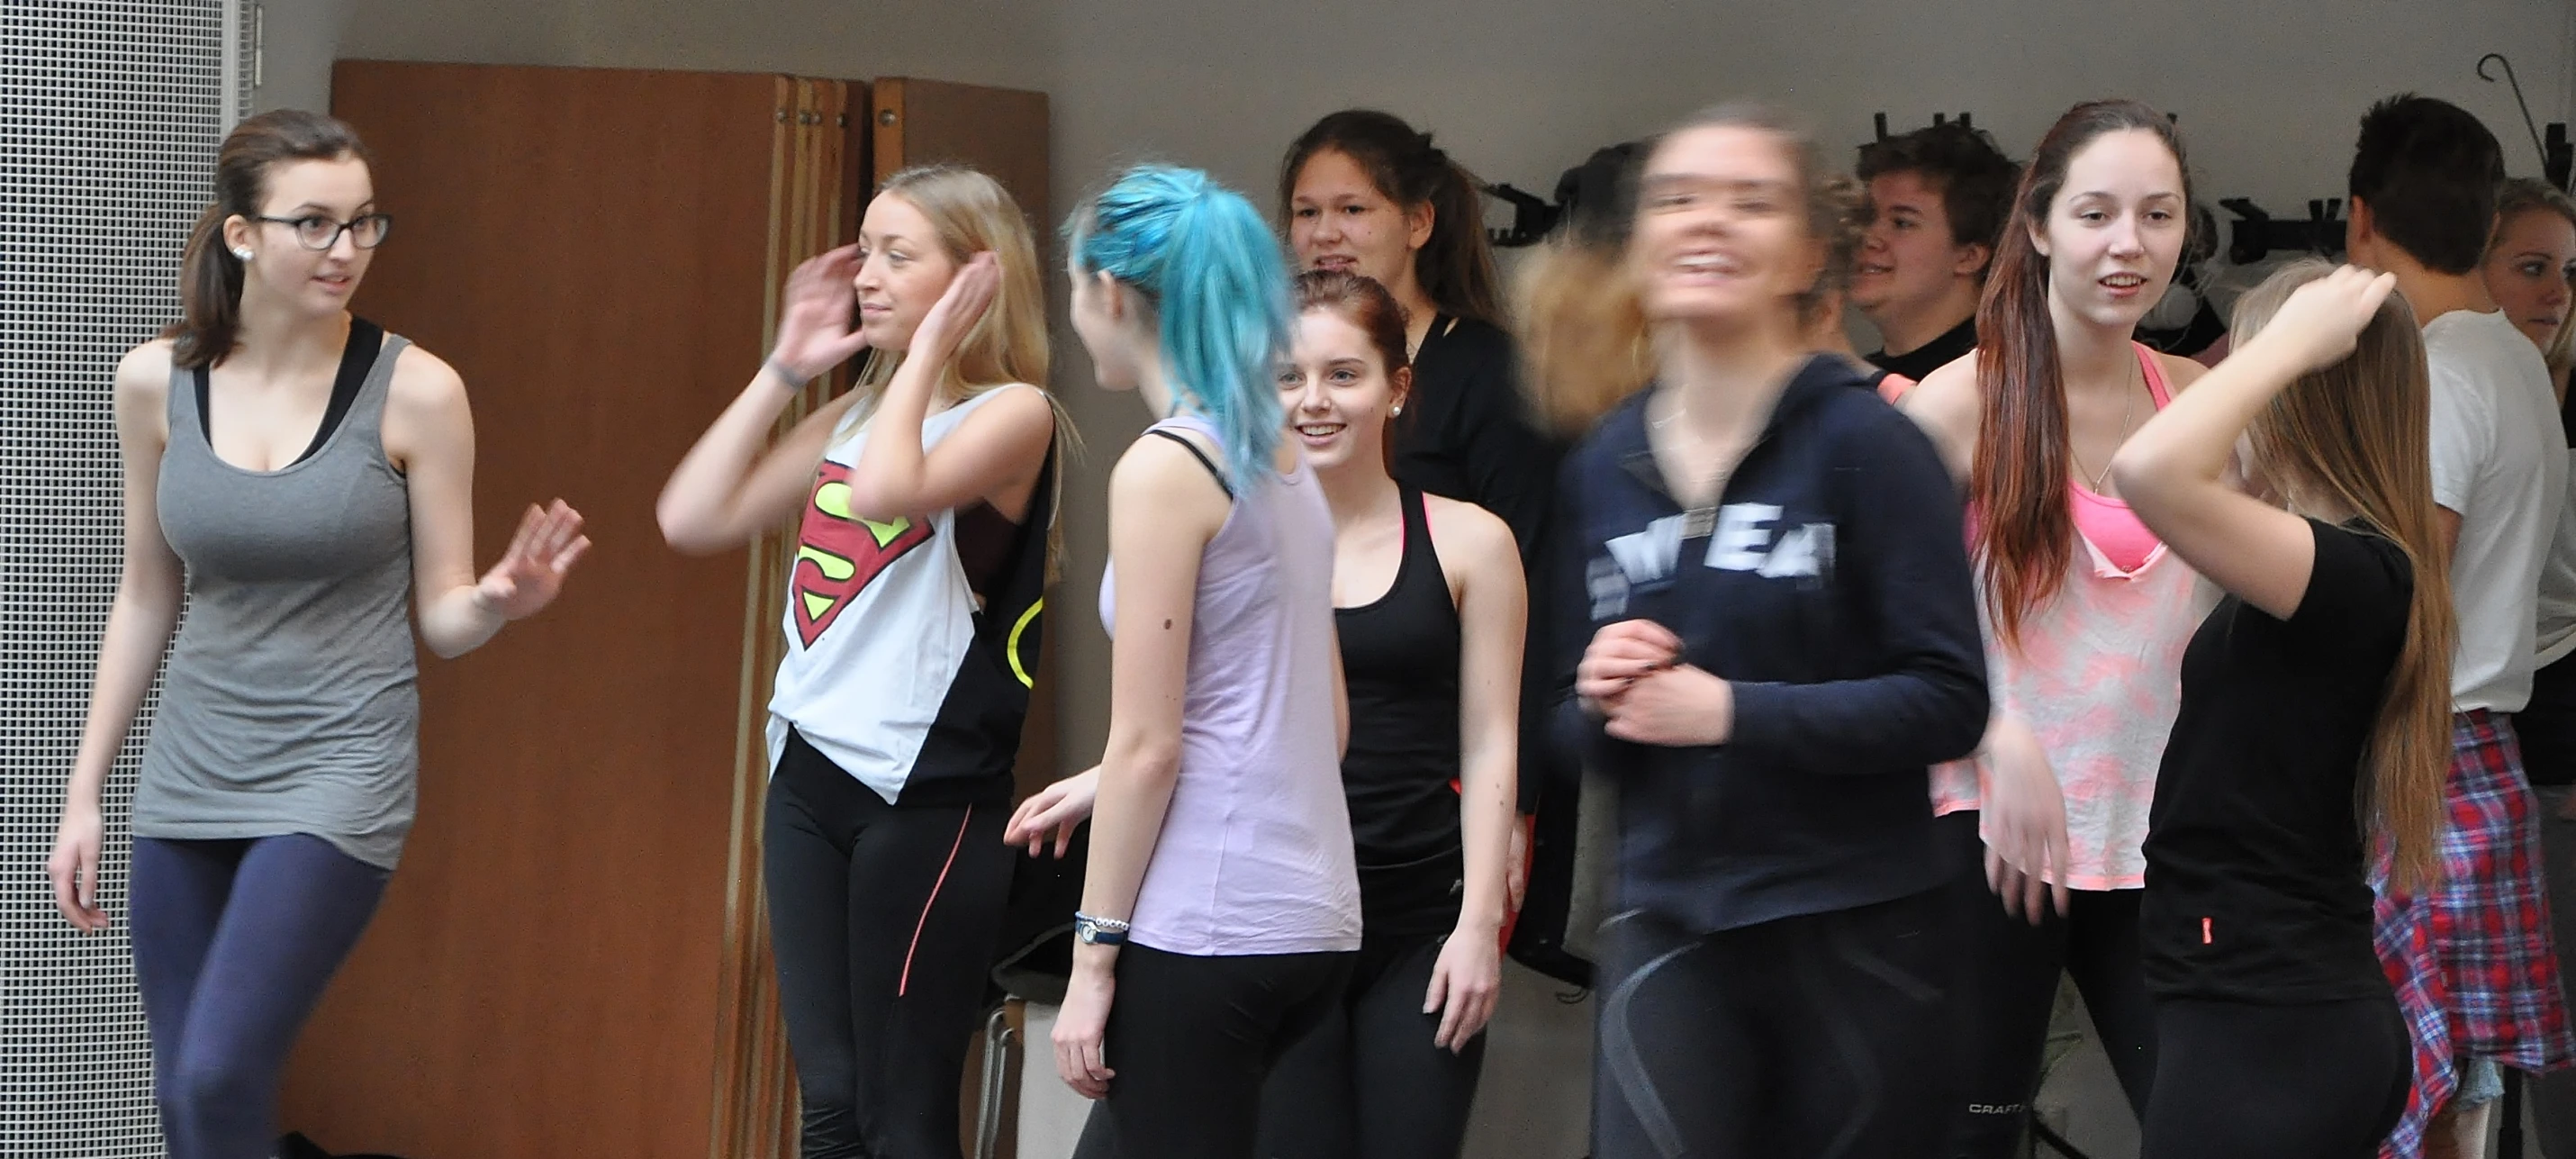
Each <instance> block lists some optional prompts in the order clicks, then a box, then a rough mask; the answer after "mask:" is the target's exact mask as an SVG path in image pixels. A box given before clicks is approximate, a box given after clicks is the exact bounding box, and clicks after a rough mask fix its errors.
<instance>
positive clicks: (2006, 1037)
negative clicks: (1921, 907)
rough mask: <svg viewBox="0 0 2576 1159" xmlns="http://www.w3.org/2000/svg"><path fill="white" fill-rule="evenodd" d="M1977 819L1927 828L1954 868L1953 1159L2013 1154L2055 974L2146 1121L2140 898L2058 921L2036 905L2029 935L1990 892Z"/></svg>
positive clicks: (2105, 902)
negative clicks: (2080, 1004) (2071, 988)
mask: <svg viewBox="0 0 2576 1159" xmlns="http://www.w3.org/2000/svg"><path fill="white" fill-rule="evenodd" d="M1977 817H1978V815H1977V813H1976V812H1975V811H1973V810H1971V811H1968V812H1963V813H1952V814H1950V815H1949V816H1946V817H1943V818H1940V819H1939V820H1937V821H1935V822H1934V825H1935V826H1936V827H1938V829H1939V830H1940V833H1939V840H1940V842H1941V849H1942V854H1943V856H1945V857H1947V858H1949V859H1951V860H1950V862H1949V866H1950V878H1949V881H1948V883H1947V884H1946V885H1944V886H1943V887H1942V896H1943V897H1944V898H1945V899H1946V901H1947V904H1948V905H1949V907H1950V923H1951V930H1952V936H1954V937H1956V938H1957V939H1958V943H1957V944H1958V947H1959V955H1958V970H1957V972H1956V973H1955V974H1954V975H1953V976H1952V979H1951V987H1952V1004H1951V1009H1952V1010H1954V1011H1955V1012H1956V1013H1957V1015H1958V1023H1957V1030H1956V1032H1955V1033H1956V1034H1957V1035H1958V1042H1959V1047H1958V1052H1959V1057H1958V1067H1959V1084H1958V1086H1957V1087H1956V1088H1955V1093H1956V1094H1957V1095H1958V1096H1959V1097H1958V1100H1957V1101H1955V1102H1953V1103H1952V1104H1951V1107H1952V1119H1951V1122H1950V1124H1949V1135H1948V1143H1947V1145H1946V1146H1945V1147H1944V1148H1943V1149H1942V1151H1941V1152H1940V1154H1942V1155H1943V1156H1946V1157H1952V1159H2010V1157H2012V1156H2017V1155H2019V1154H2021V1153H2022V1152H2021V1150H2020V1144H2021V1137H2022V1128H2023V1126H2024V1124H2026V1123H2027V1122H2028V1121H2029V1119H2030V1101H2031V1098H2032V1096H2034V1095H2036V1094H2037V1093H2038V1090H2039V1061H2040V1055H2041V1053H2042V1051H2043V1049H2044V1048H2045V1047H2046V1046H2047V1044H2048V1022H2049V1015H2050V1014H2051V1013H2052V1012H2053V1011H2054V1010H2055V1008H2056V1004H2057V979H2058V975H2059V974H2060V973H2064V974H2067V975H2069V976H2072V977H2073V978H2074V979H2075V987H2076V989H2077V990H2079V991H2081V992H2083V995H2084V1009H2085V1012H2086V1013H2087V1014H2089V1015H2091V1016H2092V1019H2093V1030H2094V1033H2095V1034H2096V1036H2097V1037H2099V1038H2100V1039H2101V1042H2102V1050H2103V1052H2104V1053H2105V1054H2108V1055H2109V1056H2110V1058H2111V1069H2112V1070H2113V1072H2115V1073H2117V1074H2118V1075H2119V1077H2120V1089H2121V1091H2122V1092H2123V1093H2125V1094H2127V1095H2128V1097H2129V1109H2130V1110H2132V1111H2135V1112H2137V1113H2138V1114H2140V1115H2144V1114H2145V1113H2146V1108H2147V1089H2148V1086H2149V1085H2150V1083H2152V1082H2153V1080H2154V1078H2155V1073H2156V1048H2155V1029H2156V1027H2155V1011H2154V1009H2153V1007H2152V1006H2151V1005H2150V1004H2149V1002H2148V1000H2147V985H2146V978H2145V975H2144V972H2143V971H2144V966H2143V964H2142V963H2143V959H2142V958H2141V956H2140V950H2139V948H2138V901H2139V899H2140V898H2141V897H2143V896H2144V895H2145V892H2146V891H2144V890H2136V889H2120V890H2074V891H2070V897H2069V899H2068V900H2069V904H2068V912H2067V914H2066V916H2064V917H2059V916H2058V914H2057V911H2056V907H2055V906H2054V905H2047V904H2043V907H2042V908H2043V909H2044V910H2045V911H2046V913H2045V916H2043V917H2042V918H2041V919H2040V924H2038V925H2036V926H2034V925H2032V924H2030V922H2029V921H2028V920H2027V919H2025V918H2019V917H2014V916H2013V915H2011V914H2007V913H2005V912H2004V907H2003V901H2002V899H2000V898H1998V897H1996V896H1995V891H1994V890H1993V889H1992V888H1991V887H1989V886H1988V885H1987V884H1986V866H1985V849H1986V846H1985V842H1984V841H1983V840H1981V839H1979V838H1978V836H1977Z"/></svg>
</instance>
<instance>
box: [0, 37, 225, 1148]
mask: <svg viewBox="0 0 2576 1159" xmlns="http://www.w3.org/2000/svg"><path fill="white" fill-rule="evenodd" d="M238 18H239V5H238V4H237V3H234V4H228V3H225V2H224V0H0V966H5V972H4V973H5V983H0V1155H6V1156H47V1157H64V1156H80V1157H83V1159H89V1157H104V1159H123V1157H128V1156H158V1155H160V1154H162V1146H161V1136H160V1131H159V1128H158V1125H157V1122H156V1116H155V1114H154V1112H153V1106H152V1081H151V1057H150V1049H149V1045H148V1041H147V1039H146V1037H145V1033H144V1025H143V1009H142V1004H141V1001H140V999H139V998H138V997H137V995H136V992H135V987H134V970H133V963H132V959H131V957H130V955H129V953H128V947H127V944H126V940H125V926H124V915H125V866H126V864H127V852H128V848H129V834H128V832H127V829H126V817H127V814H128V805H129V804H130V802H131V801H132V798H133V791H134V769H135V760H136V758H137V756H138V755H139V754H140V751H141V740H142V738H143V737H144V735H145V733H146V729H147V728H148V727H149V725H148V722H149V719H150V705H149V704H148V703H147V704H146V706H145V712H144V716H143V717H142V718H141V719H138V720H137V721H136V727H135V729H134V731H133V733H132V736H131V739H129V741H128V742H127V745H126V748H125V752H124V753H123V754H122V755H121V756H120V757H119V758H118V760H117V763H116V768H115V772H114V774H113V775H111V776H110V778H109V779H108V784H107V790H106V793H105V797H104V805H105V807H106V812H107V817H108V842H107V850H106V854H105V856H104V858H103V859H102V865H103V868H104V870H105V872H104V874H103V877H104V881H103V886H104V888H103V889H102V890H101V893H102V897H103V900H104V901H105V903H106V905H107V908H108V910H109V912H110V913H111V914H113V915H115V916H116V919H117V924H116V925H115V927H114V928H113V929H112V930H111V931H110V932H108V933H106V934H103V935H94V936H87V937H84V936H80V935H78V934H76V933H75V932H74V931H73V930H72V929H71V927H70V925H69V924H68V923H66V922H64V921H63V920H62V918H61V917H60V916H59V915H58V914H56V913H55V912H54V907H53V901H52V894H51V890H50V888H49V887H48V886H47V884H46V881H45V877H44V874H43V871H42V866H43V864H44V861H45V858H46V855H47V854H48V853H49V852H50V851H51V849H52V847H53V834H54V824H55V821H56V818H57V817H58V815H59V810H60V808H61V802H62V788H63V782H64V778H65V777H66V775H67V774H68V772H69V770H70V767H71V762H72V756H73V752H74V750H75V749H76V748H77V747H78V745H79V742H80V729H81V724H82V718H83V716H84V714H85V710H86V708H87V702H88V694H89V683H90V674H91V669H92V666H93V664H94V663H95V661H96V658H97V654H98V641H99V635H100V632H101V631H102V630H103V629H104V628H105V626H106V623H107V608H108V603H109V600H110V599H111V598H112V596H113V595H114V592H115V588H116V578H117V567H118V561H119V557H120V550H119V546H118V536H119V529H120V526H121V524H122V519H121V516H120V514H119V505H118V494H117V482H118V475H119V472H118V466H117V458H116V437H115V431H114V428H113V426H112V425H111V422H110V414H109V380H110V375H111V372H112V371H113V370H114V368H115V365H116V361H117V358H118V356H119V355H120V354H122V353H123V352H124V351H125V350H126V349H127V348H128V347H131V346H133V345H134V344H136V343H138V342H141V341H143V340H144V339H146V338H149V337H150V336H151V333H152V331H153V330H154V329H155V328H156V327H157V326H158V325H159V324H160V323H162V322H164V321H167V320H168V319H169V318H170V317H171V316H172V315H173V314H174V312H175V301H176V297H175V295H176V289H175V276H176V268H177V264H178V262H177V258H178V254H179V251H180V248H181V245H182V243H183V242H184V240H185V238H186V236H187V231H188V229H189V227H190V225H192V224H193V223H194V222H195V220H196V216H197V213H198V211H199V210H200V209H201V208H202V207H203V206H204V205H205V204H206V201H207V200H208V197H209V195H210V177H211V174H212V171H213V167H214V165H213V162H214V152H215V146H216V145H217V144H218V142H219V138H220V136H221V134H222V132H223V130H224V129H225V128H226V127H227V126H226V124H225V120H224V118H225V114H226V112H227V111H229V110H231V109H239V108H243V107H246V105H247V101H246V99H245V96H244V94H245V93H246V91H247V84H248V75H247V70H244V69H240V68H227V60H226V58H227V57H228V56H229V55H231V54H232V53H234V52H236V51H238V49H237V45H238V43H239V37H240V32H239V30H238ZM228 73H229V74H231V76H232V77H233V78H234V83H233V84H232V85H231V86H230V89H231V91H230V92H227V85H226V80H227V74H228ZM227 97H230V98H231V99H229V100H228V99H227Z"/></svg>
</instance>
